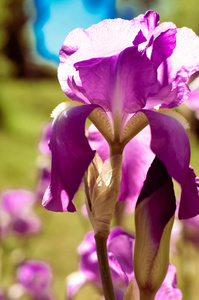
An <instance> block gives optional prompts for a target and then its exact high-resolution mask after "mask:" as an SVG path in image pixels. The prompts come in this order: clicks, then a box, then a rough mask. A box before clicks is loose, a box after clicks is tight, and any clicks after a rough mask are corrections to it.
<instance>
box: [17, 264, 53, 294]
mask: <svg viewBox="0 0 199 300" xmlns="http://www.w3.org/2000/svg"><path fill="white" fill-rule="evenodd" d="M52 277H53V276H52V271H51V269H50V267H49V266H48V265H47V264H46V263H44V262H42V261H36V260H29V261H25V262H23V263H22V264H21V265H20V266H19V267H18V269H17V280H18V282H19V283H20V284H21V285H22V286H23V287H24V288H25V290H26V291H27V292H28V293H29V294H31V295H32V296H33V299H34V300H51V299H53V298H52V295H51V292H50V288H51V283H52Z"/></svg>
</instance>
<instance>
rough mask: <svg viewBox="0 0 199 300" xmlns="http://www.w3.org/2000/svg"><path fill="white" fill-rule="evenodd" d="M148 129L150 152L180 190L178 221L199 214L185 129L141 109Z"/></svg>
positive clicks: (197, 190)
mask: <svg viewBox="0 0 199 300" xmlns="http://www.w3.org/2000/svg"><path fill="white" fill-rule="evenodd" d="M143 113H144V114H145V115H146V117H147V118H148V121H149V125H150V127H151V149H152V151H153V152H154V153H155V154H156V155H157V157H158V158H159V159H160V160H161V161H162V162H163V163H164V165H165V166H166V168H167V172H168V174H169V175H170V176H171V177H173V178H174V179H175V180H176V181H177V182H178V183H179V184H180V185H181V188H182V195H181V203H180V210H179V218H181V219H183V218H192V217H194V216H196V215H197V214H198V213H199V183H198V179H197V177H196V175H195V174H194V172H193V170H192V169H191V168H190V167H189V162H190V144H189V138H188V135H187V132H186V130H185V128H184V127H183V126H182V125H181V124H180V123H179V122H178V121H177V120H176V119H174V118H172V117H170V116H167V115H164V114H162V113H158V112H154V111H148V110H145V111H144V110H143Z"/></svg>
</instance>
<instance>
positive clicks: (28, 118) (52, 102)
mask: <svg viewBox="0 0 199 300" xmlns="http://www.w3.org/2000/svg"><path fill="white" fill-rule="evenodd" d="M148 9H153V10H155V11H157V12H158V13H159V14H160V20H161V22H162V21H172V22H174V23H175V24H176V25H177V27H182V26H187V27H190V28H192V29H193V30H194V31H195V32H196V33H197V34H199V5H198V0H181V1H179V0H167V1H165V0H137V1H136V0H135V1H133V0H129V1H128V0H123V1H122V0H117V1H115V0H1V1H0V192H1V194H3V193H4V192H5V191H9V190H18V189H25V190H28V191H31V192H33V193H35V192H36V191H37V189H38V184H39V178H40V175H41V170H42V166H44V165H45V164H46V160H49V158H46V157H45V155H43V154H42V153H41V151H39V147H38V143H39V141H40V139H41V136H42V131H43V128H44V126H45V125H46V124H47V123H48V122H50V114H51V111H52V110H53V109H54V107H55V106H56V105H58V104H59V103H60V102H62V101H66V96H65V95H64V93H63V92H62V91H61V88H60V86H59V83H58V80H57V75H56V72H57V66H58V64H59V49H60V48H61V46H62V43H63V41H64V39H65V37H66V35H67V34H68V33H69V32H70V31H71V30H72V29H75V28H76V27H83V28H88V27H89V26H90V25H92V24H94V23H98V22H99V21H101V20H102V19H105V18H117V17H122V18H126V19H131V18H133V17H135V16H136V15H138V14H140V13H145V11H146V10H148ZM198 101H199V99H198ZM181 112H182V113H184V114H185V115H186V117H188V118H189V121H190V123H191V125H192V128H191V130H189V135H190V141H191V147H192V156H191V163H192V166H194V168H195V172H196V174H197V175H198V176H199V157H198V153H199V152H198V151H199V139H198V121H197V120H196V119H195V113H194V111H190V110H189V109H188V108H184V107H182V108H181ZM47 163H48V162H47ZM36 198H38V199H37V201H36V203H35V204H34V212H35V213H36V214H37V216H38V218H39V219H40V221H41V228H40V230H39V231H38V232H37V233H34V234H30V233H29V234H19V233H16V232H15V231H12V230H11V231H9V232H8V233H7V234H5V235H4V236H3V235H2V236H1V247H0V291H3V292H4V293H5V294H7V297H9V299H32V298H31V295H30V294H28V293H25V294H24V293H22V292H21V291H20V288H19V286H18V283H17V276H16V270H17V267H18V266H19V265H20V263H21V262H23V261H24V260H26V259H34V260H41V261H44V262H46V263H48V264H49V265H50V267H51V268H52V272H53V278H54V279H53V282H52V294H53V299H64V298H65V279H66V276H68V275H69V274H70V273H71V272H74V271H76V270H77V268H78V254H77V251H76V248H77V246H78V245H79V244H80V242H81V241H82V239H83V236H84V234H85V233H86V232H87V231H88V230H91V226H90V224H89V222H88V220H87V219H86V218H85V217H84V216H83V215H82V214H81V205H82V203H83V201H84V196H83V191H82V190H81V189H80V191H79V192H78V194H77V196H76V200H75V201H76V206H77V207H78V212H77V213H74V214H72V213H53V212H49V211H46V210H45V209H44V208H43V207H42V205H41V199H39V197H38V196H37V197H36ZM0 214H1V212H0ZM1 221H2V222H4V221H5V220H4V219H3V217H2V219H1ZM198 224H199V222H198ZM177 225H178V228H183V229H182V230H181V233H180V237H178V239H177V242H176V244H175V250H174V251H173V252H172V255H171V261H172V262H173V264H174V265H175V266H176V267H177V279H178V287H179V288H180V289H181V290H182V292H183V295H184V296H183V299H185V300H198V299H199V285H198V281H199V271H198V270H199V244H197V243H196V242H193V241H192V240H193V239H190V238H188V236H189V234H190V232H189V230H188V229H186V230H185V228H184V227H183V226H184V224H180V225H179V224H178V223H177ZM124 226H125V227H126V228H127V229H128V230H131V231H133V228H134V225H133V216H128V218H126V222H125V224H124ZM0 229H1V226H0ZM195 229H196V232H192V231H191V234H192V235H193V234H194V235H197V231H198V235H199V227H198V230H197V228H195ZM195 229H194V230H195ZM174 235H175V233H174ZM76 299H97V291H95V289H94V288H93V287H92V286H91V285H88V286H87V287H85V288H83V289H82V291H81V292H80V293H79V294H78V295H77V297H76Z"/></svg>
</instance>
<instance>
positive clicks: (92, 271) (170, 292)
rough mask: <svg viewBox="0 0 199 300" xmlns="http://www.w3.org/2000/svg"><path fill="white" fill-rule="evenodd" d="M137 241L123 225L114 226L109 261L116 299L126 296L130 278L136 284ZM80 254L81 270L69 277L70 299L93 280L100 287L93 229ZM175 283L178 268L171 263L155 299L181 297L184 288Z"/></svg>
mask: <svg viewBox="0 0 199 300" xmlns="http://www.w3.org/2000/svg"><path fill="white" fill-rule="evenodd" d="M134 242H135V238H134V236H133V235H131V234H130V233H128V232H126V231H125V230H123V229H121V228H120V227H114V228H112V230H111V232H110V235H109V238H108V241H107V249H108V258H109V264H110V269H111V274H112V278H113V285H114V289H115V294H116V299H117V300H122V299H123V297H124V293H125V290H126V288H127V286H128V284H129V282H130V280H131V279H132V280H133V282H134V284H135V285H136V282H135V277H134V270H133V251H134ZM78 253H79V256H80V264H79V271H78V272H76V273H72V274H71V275H69V277H68V278H67V286H66V295H67V297H68V298H67V299H68V300H71V299H75V294H76V293H77V292H78V291H79V289H80V288H81V287H82V286H83V285H84V284H86V283H88V282H91V283H94V284H95V285H96V286H97V287H98V288H100V289H101V281H100V274H99V267H98V262H97V253H96V246H95V240H94V234H93V233H92V232H90V233H87V234H86V236H85V238H84V240H83V242H82V243H81V244H80V245H79V247H78ZM176 285H177V281H176V269H175V267H174V266H173V265H172V264H169V268H168V271H167V275H166V277H165V280H164V282H163V284H162V286H161V288H160V289H159V290H158V292H157V295H156V297H155V300H171V299H173V300H174V299H175V300H180V299H182V294H181V291H180V290H179V289H177V288H176ZM135 299H136V300H138V299H139V298H135Z"/></svg>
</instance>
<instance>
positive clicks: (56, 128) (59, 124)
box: [43, 105, 96, 212]
mask: <svg viewBox="0 0 199 300" xmlns="http://www.w3.org/2000/svg"><path fill="white" fill-rule="evenodd" d="M95 108H96V106H95V105H81V106H76V107H72V108H69V109H68V110H64V111H63V112H62V113H60V115H59V116H58V117H57V118H56V119H55V121H54V123H53V128H52V135H51V140H50V148H51V153H52V164H51V183H50V185H49V187H48V189H47V190H46V193H45V195H44V198H43V205H44V207H45V208H46V209H48V210H52V211H60V212H63V211H69V212H73V211H75V206H74V204H73V203H72V199H73V197H74V194H75V193H76V191H77V189H78V187H79V185H80V183H81V180H82V177H83V175H84V172H85V171H86V170H87V168H88V166H89V164H90V162H91V161H92V159H93V157H94V155H95V151H93V150H92V149H91V148H90V146H89V144H88V141H87V138H86V137H85V120H86V118H87V117H88V116H89V114H90V113H91V112H92V111H93V110H94V109H95Z"/></svg>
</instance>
